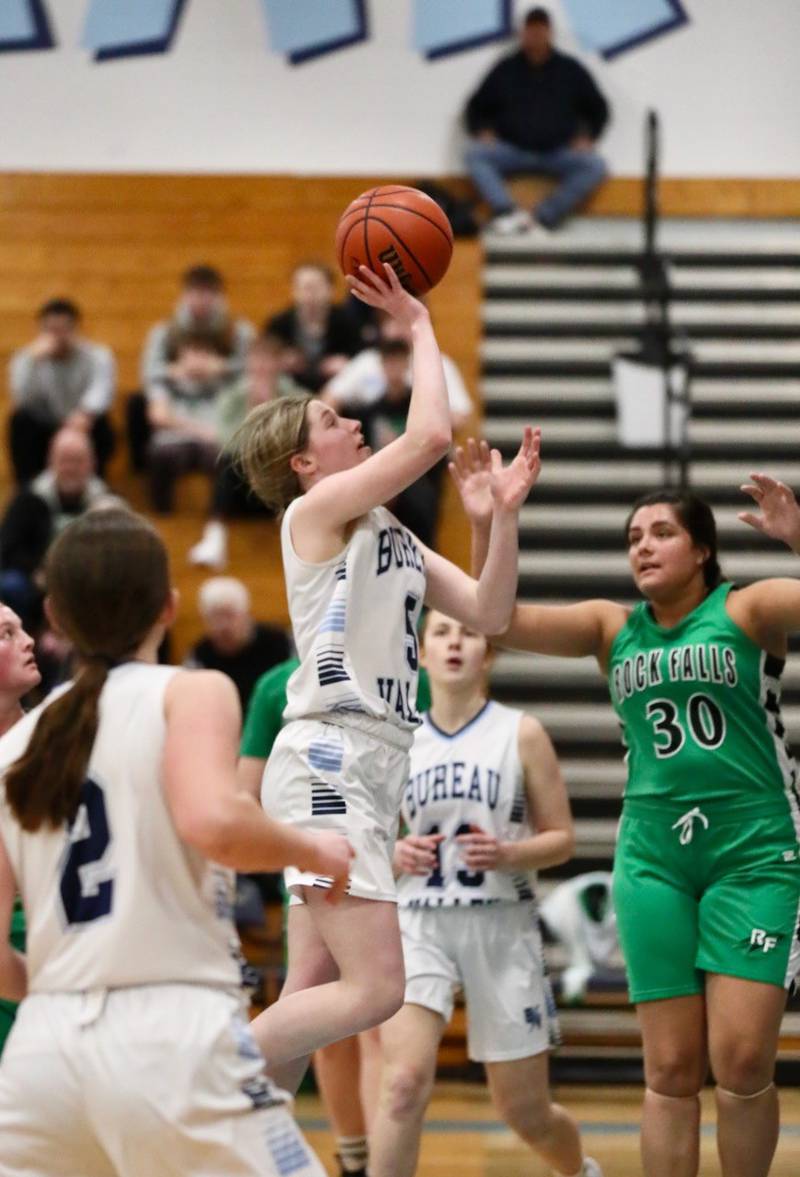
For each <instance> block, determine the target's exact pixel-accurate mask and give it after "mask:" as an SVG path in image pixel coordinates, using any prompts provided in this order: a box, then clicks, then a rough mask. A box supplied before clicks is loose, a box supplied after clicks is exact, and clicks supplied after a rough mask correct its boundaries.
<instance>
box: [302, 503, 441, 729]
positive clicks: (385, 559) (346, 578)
mask: <svg viewBox="0 0 800 1177" xmlns="http://www.w3.org/2000/svg"><path fill="white" fill-rule="evenodd" d="M298 501H299V500H298V499H295V501H294V503H292V504H291V505H290V506H289V508H288V510H287V511H286V514H285V515H284V517H283V522H282V524H281V548H282V554H283V569H284V575H285V577H286V591H287V595H288V598H289V615H290V617H291V621H292V629H293V631H294V639H295V642H296V644H297V652H298V654H299V655H300V666H299V667H298V669H297V670H296V671H295V672H294V674H293V675H292V677H291V678H290V679H289V683H288V687H287V691H286V695H287V700H288V702H287V705H286V710H285V711H284V719H286V720H290V719H306V718H309V717H311V716H324V715H325V714H326V713H327V712H347V711H352V712H359V713H361V714H363V715H369V716H372V717H373V718H375V719H379V720H383V721H384V722H388V723H391V724H393V725H395V726H397V727H400V728H403V729H405V730H406V731H412V730H413V729H414V728H415V727H416V726H417V725H418V723H419V716H418V714H417V670H418V667H419V648H418V644H417V621H418V619H419V614H420V610H421V608H422V601H423V598H424V596H425V562H424V559H423V554H422V548H421V547H420V545H419V543H418V541H417V540H416V539H415V538H414V536H413V535H412V534H411V532H410V531H408V530H407V529H406V528H405V527H402V526H401V524H400V523H399V521H398V520H397V519H396V518H395V517H394V515H392V514H391V512H390V511H387V510H386V508H385V507H374V508H373V509H372V510H371V511H368V512H367V513H366V514H365V515H363V516H362V517H361V518H360V519H358V520H357V521H356V522H355V524H354V526H353V530H352V534H351V535H350V538H349V540H348V542H347V544H346V545H345V547H344V548H343V549H342V551H341V552H339V553H338V554H337V555H336V556H334V557H333V558H332V559H330V560H326V561H324V562H323V563H320V564H310V563H308V562H307V561H305V560H301V559H300V557H299V556H298V555H297V553H296V552H295V550H294V544H293V543H292V536H291V520H292V515H293V512H294V507H295V504H296V503H297V502H298Z"/></svg>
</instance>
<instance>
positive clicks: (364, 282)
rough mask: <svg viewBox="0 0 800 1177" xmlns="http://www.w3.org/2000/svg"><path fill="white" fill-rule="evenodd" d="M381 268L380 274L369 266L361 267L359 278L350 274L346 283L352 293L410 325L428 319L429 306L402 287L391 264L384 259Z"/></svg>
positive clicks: (359, 268) (368, 304)
mask: <svg viewBox="0 0 800 1177" xmlns="http://www.w3.org/2000/svg"><path fill="white" fill-rule="evenodd" d="M380 269H381V273H380V274H378V273H375V271H373V270H370V269H368V267H367V266H359V267H358V277H357V278H354V277H353V275H352V274H348V275H347V276H346V278H345V282H346V283H347V285H348V287H349V288H350V293H351V294H354V295H355V296H356V298H358V299H360V300H361V302H365V303H366V304H367V306H371V307H376V308H377V309H378V310H380V311H385V312H386V314H387V315H391V316H392V318H393V319H397V320H398V322H400V323H402V324H404V325H405V326H407V327H410V326H411V324H412V323H414V322H415V321H416V320H417V319H421V318H425V317H426V316H427V314H428V311H427V308H426V307H425V306H423V304H422V303H421V302H420V301H419V299H418V298H414V296H413V294H409V293H408V291H407V290H404V289H403V287H402V286H401V285H400V279H399V278H398V277H397V274H396V273H395V272H394V270H393V269H392V267H391V266H390V265H389V264H388V263H387V262H384V264H383V265H382V266H381V267H380Z"/></svg>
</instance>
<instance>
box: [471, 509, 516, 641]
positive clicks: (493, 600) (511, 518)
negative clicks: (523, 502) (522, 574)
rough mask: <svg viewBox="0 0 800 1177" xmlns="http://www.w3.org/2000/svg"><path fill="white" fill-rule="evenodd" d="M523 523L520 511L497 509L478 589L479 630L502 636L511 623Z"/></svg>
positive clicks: (493, 518)
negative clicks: (521, 524)
mask: <svg viewBox="0 0 800 1177" xmlns="http://www.w3.org/2000/svg"><path fill="white" fill-rule="evenodd" d="M518 565H519V520H518V515H517V512H516V511H507V510H503V509H501V508H496V509H495V511H494V515H493V517H492V530H491V536H490V538H489V547H488V551H487V553H486V561H485V563H484V565H483V569H482V571H481V574H480V577H479V579H478V586H477V590H476V593H477V607H478V628H479V629H480V630H481V631H482V632H483V633H487V634H496V633H502V632H503V631H504V630H505V629H506V628H507V627H508V624H509V622H510V621H511V614H512V612H513V609H514V602H515V600H516V596H517V578H518Z"/></svg>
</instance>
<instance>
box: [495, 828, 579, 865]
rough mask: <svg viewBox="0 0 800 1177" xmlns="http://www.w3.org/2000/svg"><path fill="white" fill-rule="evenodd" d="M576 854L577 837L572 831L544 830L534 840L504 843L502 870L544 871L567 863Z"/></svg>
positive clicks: (535, 835) (526, 839)
mask: <svg viewBox="0 0 800 1177" xmlns="http://www.w3.org/2000/svg"><path fill="white" fill-rule="evenodd" d="M574 853H575V835H574V834H573V832H572V830H543V831H542V833H541V834H534V835H533V837H532V838H523V839H522V841H520V842H504V843H503V845H502V854H501V859H502V869H503V870H507V871H515V870H544V869H545V867H548V866H558V865H559V864H560V863H562V862H567V861H568V860H569V859H570V858H571V857H572V855H573V854H574Z"/></svg>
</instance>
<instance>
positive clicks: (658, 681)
mask: <svg viewBox="0 0 800 1177" xmlns="http://www.w3.org/2000/svg"><path fill="white" fill-rule="evenodd" d="M732 588H733V585H731V584H721V585H719V586H718V587H717V588H716V589H714V590H713V591H712V592H710V593H709V595H708V596H707V597H706V599H705V600H704V601H702V602H701V604H699V605H698V606H697V608H696V609H694V610H693V611H692V612H691V613H689V614H688V615H687V616H686V617H684V618H683V620H682V621H679V622H678V624H677V625H674V626H672V627H671V628H665V627H663V626H661V625H658V624H657V623H656V621H655V620H654V618H653V615H652V612H651V610H650V606H649V605H648V604H647V602H645V601H642V602H640V603H639V604H638V605H636V607H635V608H634V609H633V611H632V613H631V615H630V617H629V618H628V620H627V622H626V624H625V625H624V626H623V627H622V629H621V630H620V632H619V633H618V634H617V636H616V638H615V639H614V643H613V645H612V647H611V658H610V663H609V686H610V689H611V701H612V703H613V704H614V708H615V710H616V712H617V715H618V716H619V719H620V722H621V724H622V730H623V741H624V743H625V745H626V747H627V765H628V781H627V785H626V788H625V796H626V797H642V798H644V797H663V798H669V799H670V800H673V801H686V802H687V803H693V802H697V801H698V800H699V799H700V798H703V797H705V798H711V797H713V798H715V799H720V800H730V801H742V800H744V799H748V798H749V799H755V798H757V797H761V798H766V797H769V796H775V797H776V798H777V797H778V796H780V794H781V793H786V794H787V798H788V799H790V804H791V806H792V808H793V809H794V808H795V805H796V803H797V792H796V767H795V763H794V760H793V759H792V756H791V753H790V751H789V749H788V747H787V745H786V743H785V732H784V727H783V723H782V722H781V715H780V676H781V673H782V671H783V667H784V661H783V659H781V658H776V657H775V656H774V655H772V654H768V653H767V652H766V651H765V650H762V649H761V648H760V646H757V645H756V643H755V642H754V641H753V640H752V639H751V638H749V637H748V636H747V634H746V633H745V632H744V631H743V630H742V629H741V628H740V627H739V626H738V625H737V624H736V623H735V622H734V621H733V620H732V619H731V617H730V616H729V615H728V612H727V610H726V608H725V601H726V599H727V597H728V594H729V592H730V591H731V589H732Z"/></svg>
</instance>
